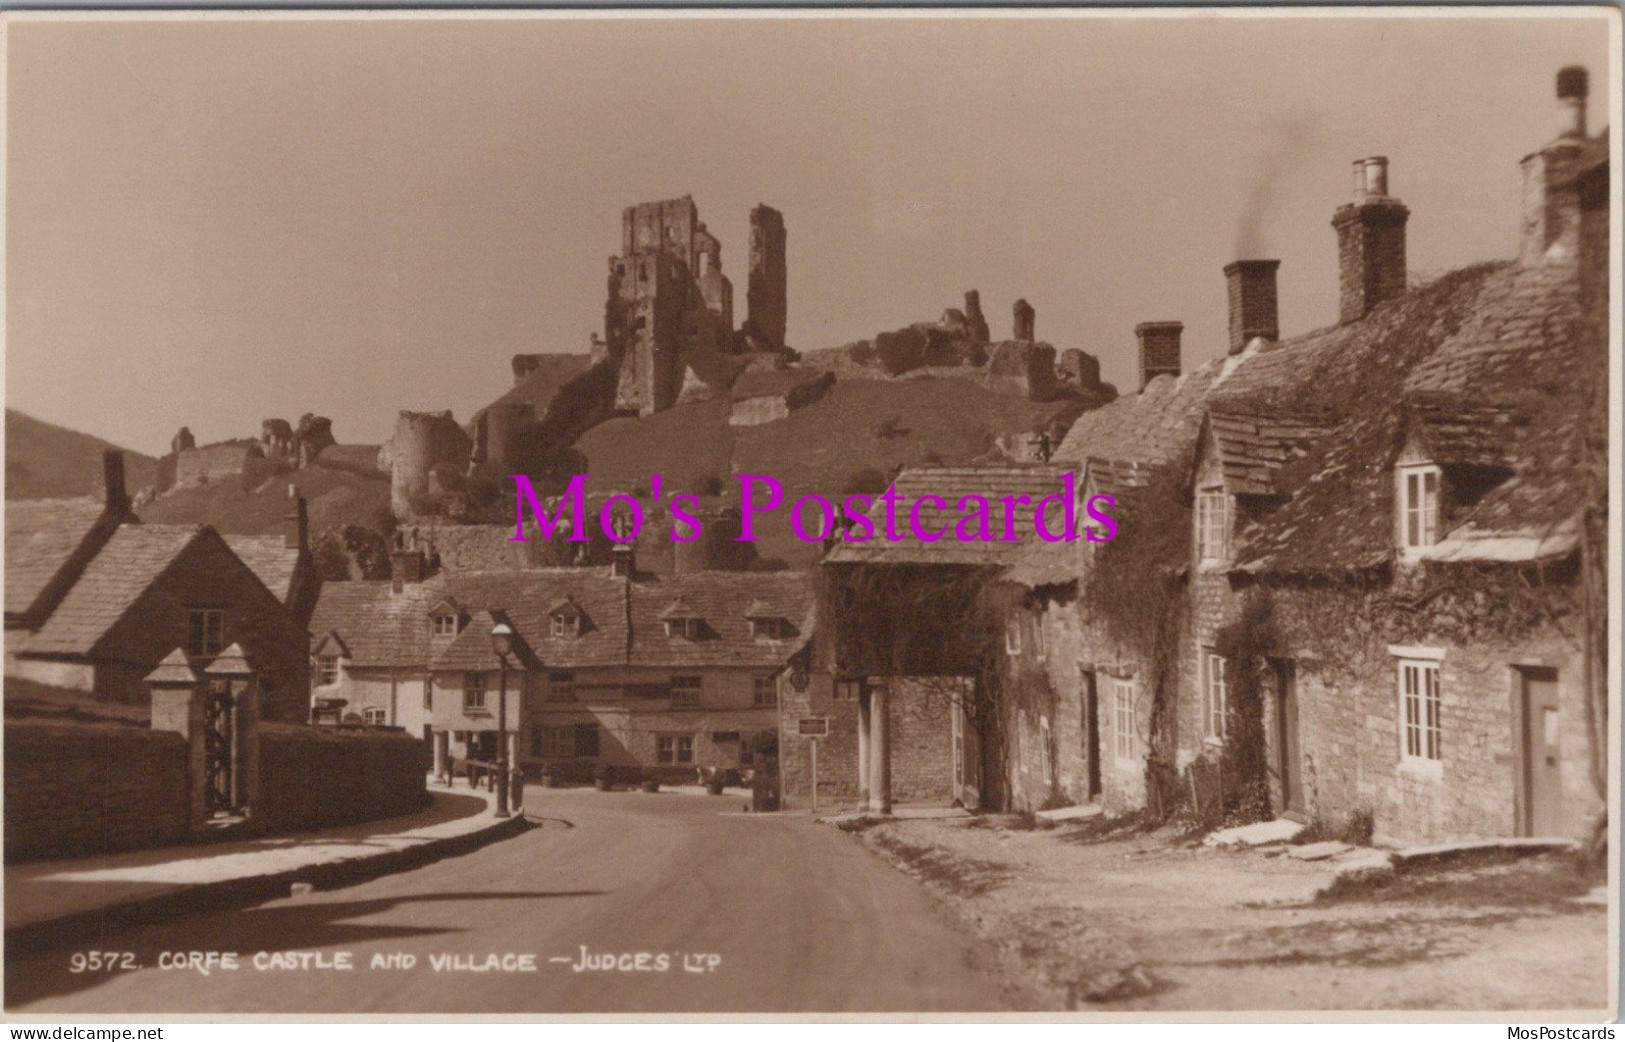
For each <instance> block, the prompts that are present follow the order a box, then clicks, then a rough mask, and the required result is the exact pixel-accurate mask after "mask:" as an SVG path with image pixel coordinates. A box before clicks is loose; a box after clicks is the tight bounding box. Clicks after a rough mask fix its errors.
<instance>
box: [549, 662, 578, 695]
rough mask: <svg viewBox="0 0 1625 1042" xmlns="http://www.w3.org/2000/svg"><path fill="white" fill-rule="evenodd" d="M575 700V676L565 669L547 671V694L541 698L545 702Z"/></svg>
mask: <svg viewBox="0 0 1625 1042" xmlns="http://www.w3.org/2000/svg"><path fill="white" fill-rule="evenodd" d="M575 700H576V675H575V673H574V672H572V671H570V670H565V669H550V670H548V671H547V692H546V694H545V695H544V696H543V701H546V702H574V701H575Z"/></svg>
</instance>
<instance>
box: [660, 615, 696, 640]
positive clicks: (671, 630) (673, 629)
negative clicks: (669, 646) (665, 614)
mask: <svg viewBox="0 0 1625 1042" xmlns="http://www.w3.org/2000/svg"><path fill="white" fill-rule="evenodd" d="M704 632H705V620H704V619H698V618H674V619H667V620H666V636H668V637H682V638H683V639H684V640H699V639H700V635H701V634H703V633H704Z"/></svg>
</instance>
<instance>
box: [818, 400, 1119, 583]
mask: <svg viewBox="0 0 1625 1042" xmlns="http://www.w3.org/2000/svg"><path fill="white" fill-rule="evenodd" d="M1089 415H1092V414H1089V413H1086V414H1085V417H1087V416H1089ZM1066 472H1067V469H1066V468H1062V467H1058V466H1052V465H1046V464H1032V465H1022V464H1003V465H989V466H976V467H907V468H905V469H904V470H903V471H902V472H900V473H899V474H898V475H897V478H896V479H895V480H894V481H893V483H892V484H893V487H895V488H896V489H897V495H898V507H897V515H898V528H899V531H900V533H901V534H902V535H903V538H902V539H900V540H898V541H895V542H893V541H891V540H888V539H885V538H884V537H883V533H884V531H885V517H886V507H885V504H883V503H881V502H880V501H879V499H878V498H877V499H876V501H875V504H874V507H873V509H871V510H870V512H869V517H870V519H871V520H872V521H873V522H874V525H875V538H873V539H871V540H868V541H867V542H862V543H844V542H843V543H838V544H836V546H835V547H834V548H833V549H832V550H830V552H829V554H828V555H827V556H826V557H825V562H826V563H829V564H941V565H995V566H996V565H1007V564H1011V563H1013V562H1014V561H1016V560H1017V559H1018V558H1019V557H1020V556H1021V555H1022V547H1023V546H1024V545H1025V544H1027V543H1035V542H1041V540H1039V539H1038V536H1037V535H1036V534H1034V531H1033V506H1032V504H1036V503H1037V502H1038V501H1039V500H1041V499H1043V498H1044V497H1045V496H1053V495H1056V494H1058V493H1060V492H1062V491H1063V487H1064V486H1063V485H1062V483H1061V482H1062V476H1063V475H1064V474H1065V473H1066ZM927 495H933V496H937V497H940V498H941V499H942V501H943V502H944V503H945V504H947V510H945V511H937V510H934V509H926V510H923V511H921V514H920V520H921V523H922V524H924V525H927V526H929V527H931V528H941V527H943V526H944V525H945V524H946V525H948V526H950V529H951V526H952V524H953V522H954V521H955V520H956V519H957V518H958V517H959V515H960V514H961V511H960V510H958V509H957V507H958V504H959V503H960V502H961V501H962V500H963V499H964V498H965V497H966V496H981V497H983V498H984V499H986V500H987V504H988V517H989V519H990V528H991V530H992V532H993V533H994V535H995V536H998V535H999V534H1001V533H1003V532H1004V530H1005V520H1006V517H1005V515H1006V513H1007V510H1006V508H1005V504H1004V502H1003V500H1004V498H1005V497H1007V496H1026V497H1027V498H1028V501H1029V504H1028V505H1027V506H1020V505H1018V506H1017V508H1016V516H1015V518H1014V525H1015V531H1016V534H1017V535H1018V536H1019V537H1020V539H1019V540H1015V541H1005V540H1002V539H997V538H995V539H994V540H992V541H989V542H982V541H975V542H963V541H961V540H960V539H958V538H956V537H955V535H954V533H953V532H952V531H951V530H950V531H949V532H947V533H946V534H945V535H944V536H943V538H941V539H939V540H937V541H935V542H922V541H920V540H919V539H917V538H915V537H914V535H913V529H912V527H911V526H910V525H909V524H908V511H909V509H910V507H911V505H912V504H913V503H914V502H915V501H916V500H918V499H919V498H920V497H922V496H927ZM1055 527H1057V528H1058V527H1059V524H1058V523H1056V525H1055ZM1046 545H1047V544H1046Z"/></svg>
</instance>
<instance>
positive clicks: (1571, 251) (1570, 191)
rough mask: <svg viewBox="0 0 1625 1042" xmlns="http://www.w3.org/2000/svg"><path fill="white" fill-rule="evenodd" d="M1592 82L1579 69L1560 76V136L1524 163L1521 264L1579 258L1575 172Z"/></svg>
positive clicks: (1562, 73) (1583, 136)
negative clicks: (1577, 256) (1575, 162)
mask: <svg viewBox="0 0 1625 1042" xmlns="http://www.w3.org/2000/svg"><path fill="white" fill-rule="evenodd" d="M1589 79H1590V77H1589V76H1588V74H1587V73H1586V70H1585V69H1584V67H1582V66H1579V65H1570V66H1568V67H1566V68H1564V69H1561V70H1559V71H1558V74H1557V100H1558V104H1559V106H1560V108H1561V111H1562V115H1561V117H1560V119H1559V122H1558V128H1557V130H1558V134H1557V137H1556V138H1555V139H1554V140H1553V141H1552V142H1551V143H1549V144H1548V145H1546V146H1545V147H1544V148H1542V149H1541V150H1540V151H1538V152H1534V153H1532V154H1530V155H1527V156H1525V157H1524V159H1523V163H1522V166H1523V230H1522V239H1521V245H1520V247H1519V250H1518V259H1519V260H1521V261H1522V262H1523V263H1525V264H1539V263H1542V262H1544V261H1547V260H1563V259H1572V258H1573V257H1575V256H1576V251H1577V249H1578V246H1579V223H1580V199H1579V194H1578V192H1576V191H1575V186H1574V178H1573V169H1572V167H1573V164H1574V160H1575V158H1576V157H1577V156H1578V155H1579V153H1580V149H1581V146H1582V145H1584V144H1585V141H1586V98H1587V96H1588V95H1589V93H1590V84H1589Z"/></svg>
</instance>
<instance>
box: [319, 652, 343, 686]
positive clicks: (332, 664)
mask: <svg viewBox="0 0 1625 1042" xmlns="http://www.w3.org/2000/svg"><path fill="white" fill-rule="evenodd" d="M338 682H339V657H338V656H337V655H321V656H318V657H317V659H316V685H317V686H318V687H332V686H333V685H334V684H337V683H338Z"/></svg>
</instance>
